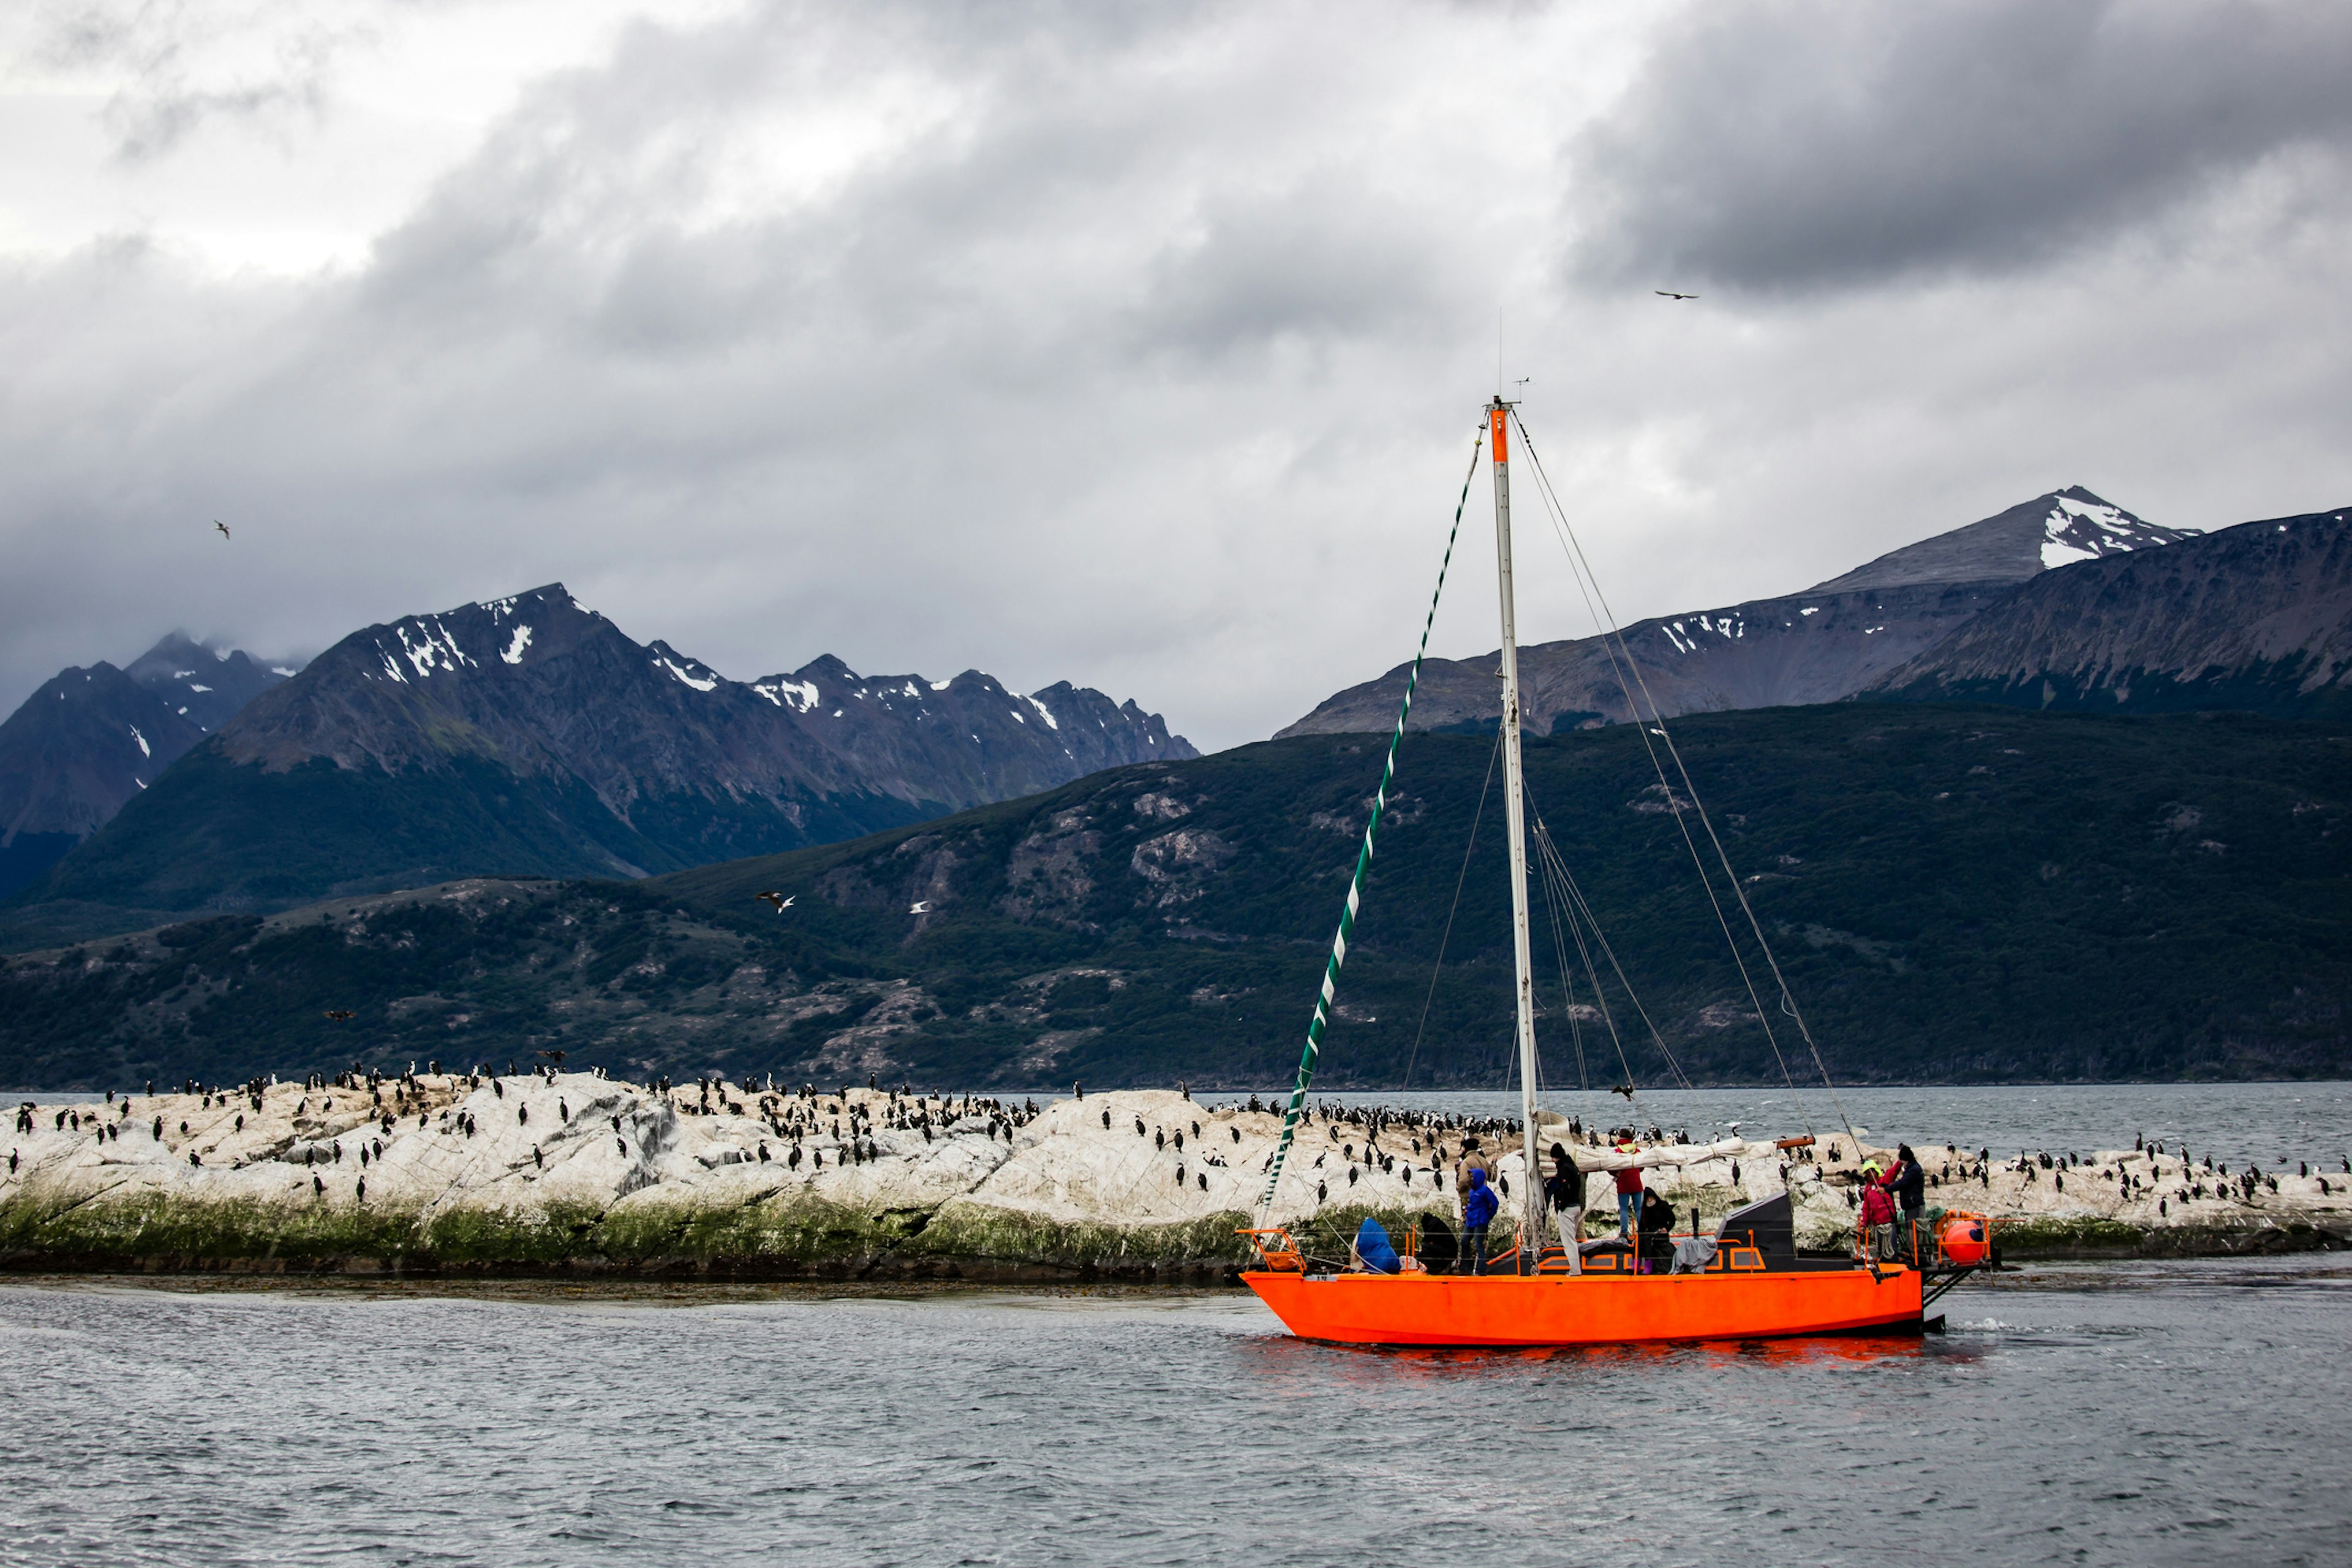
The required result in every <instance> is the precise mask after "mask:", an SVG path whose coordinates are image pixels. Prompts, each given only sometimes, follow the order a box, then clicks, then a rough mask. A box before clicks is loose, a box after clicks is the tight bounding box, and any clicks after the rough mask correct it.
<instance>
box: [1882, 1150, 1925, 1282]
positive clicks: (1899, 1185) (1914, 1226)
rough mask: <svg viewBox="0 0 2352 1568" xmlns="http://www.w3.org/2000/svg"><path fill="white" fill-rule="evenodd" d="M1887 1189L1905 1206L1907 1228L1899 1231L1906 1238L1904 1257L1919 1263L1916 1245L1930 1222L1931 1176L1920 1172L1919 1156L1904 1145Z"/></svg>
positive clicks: (1903, 1245)
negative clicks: (1921, 1227)
mask: <svg viewBox="0 0 2352 1568" xmlns="http://www.w3.org/2000/svg"><path fill="white" fill-rule="evenodd" d="M1885 1182H1886V1185H1887V1186H1888V1188H1889V1189H1891V1190H1892V1191H1893V1192H1894V1194H1895V1202H1896V1203H1899V1204H1901V1205H1903V1224H1902V1226H1901V1228H1900V1230H1899V1231H1898V1234H1899V1235H1900V1237H1902V1249H1903V1255H1904V1256H1905V1257H1906V1258H1911V1259H1912V1261H1914V1262H1916V1261H1917V1260H1918V1259H1917V1257H1916V1250H1915V1247H1914V1243H1915V1241H1916V1237H1918V1235H1919V1227H1920V1226H1922V1225H1925V1224H1926V1223H1927V1172H1925V1171H1923V1170H1921V1169H1920V1168H1919V1156H1918V1155H1916V1154H1914V1153H1913V1152H1911V1145H1910V1144H1908V1143H1906V1144H1904V1145H1903V1146H1902V1147H1901V1148H1899V1149H1897V1150H1895V1169H1893V1170H1892V1171H1889V1172H1887V1173H1886V1176H1885Z"/></svg>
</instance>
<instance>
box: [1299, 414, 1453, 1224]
mask: <svg viewBox="0 0 2352 1568" xmlns="http://www.w3.org/2000/svg"><path fill="white" fill-rule="evenodd" d="M1485 447H1486V423H1485V422H1484V421H1483V420H1482V421H1481V422H1480V423H1479V426H1478V438H1477V439H1476V440H1475V441H1473V442H1472V443H1471V444H1470V471H1469V472H1468V473H1466V474H1465V475H1463V476H1462V497H1461V499H1460V500H1457V501H1455V502H1454V528H1453V531H1451V532H1449V533H1447V534H1446V536H1445V558H1444V560H1443V561H1441V562H1439V563H1438V566H1437V591H1436V592H1435V593H1433V594H1432V595H1430V596H1429V615H1428V616H1427V617H1426V618H1425V619H1423V622H1422V623H1421V647H1420V648H1419V649H1417V650H1416V651H1415V652H1414V654H1413V656H1412V669H1411V670H1410V671H1409V672H1407V674H1406V675H1405V678H1404V701H1403V702H1402V703H1401V704H1400V705H1399V706H1398V708H1397V721H1396V732H1395V733H1394V734H1391V736H1390V737H1389V755H1388V761H1387V762H1386V763H1382V764H1381V787H1380V789H1379V791H1378V793H1376V794H1375V795H1373V796H1372V818H1371V820H1370V822H1367V823H1365V824H1364V845H1363V847H1362V848H1360V849H1359V850H1358V851H1357V852H1356V874H1355V875H1354V876H1353V877H1351V878H1350V879H1349V881H1348V901H1347V903H1346V905H1345V906H1344V907H1342V908H1341V910H1339V931H1338V932H1337V933H1336V934H1335V935H1333V937H1332V938H1331V957H1330V959H1329V960H1328V962H1327V963H1325V964H1324V965H1323V992H1322V994H1321V995H1319V996H1318V997H1316V999H1315V1016H1313V1017H1312V1018H1310V1019H1308V1020H1307V1048H1306V1049H1305V1050H1303V1051H1301V1052H1299V1054H1298V1083H1297V1087H1296V1088H1294V1089H1292V1090H1291V1091H1290V1107H1289V1109H1288V1110H1286V1111H1285V1112H1284V1113H1283V1118H1282V1138H1281V1141H1280V1142H1277V1143H1276V1144H1275V1147H1274V1163H1273V1164H1272V1165H1270V1166H1269V1167H1268V1168H1267V1171H1266V1178H1265V1192H1264V1193H1263V1194H1260V1195H1259V1197H1258V1205H1257V1206H1258V1219H1259V1223H1260V1224H1261V1225H1263V1224H1264V1223H1265V1216H1266V1214H1267V1211H1268V1210H1270V1209H1271V1208H1272V1207H1273V1205H1274V1192H1275V1188H1276V1187H1277V1186H1279V1185H1280V1184H1281V1183H1282V1166H1283V1162H1284V1161H1285V1160H1286V1159H1287V1158H1289V1155H1290V1145H1291V1143H1292V1142H1293V1141H1294V1140H1295V1139H1296V1138H1297V1135H1298V1120H1299V1118H1300V1116H1301V1115H1303V1114H1304V1113H1305V1111H1306V1109H1307V1085H1308V1084H1309V1083H1311V1082H1313V1081H1314V1078H1315V1059H1316V1058H1317V1057H1318V1056H1320V1055H1321V1054H1322V1050H1323V1030H1324V1028H1325V1026H1327V1025H1328V1023H1329V1022H1330V1018H1331V997H1332V995H1333V994H1334V993H1335V992H1336V991H1337V990H1338V989H1339V965H1340V964H1342V963H1346V962H1347V959H1348V937H1349V933H1350V932H1352V931H1354V930H1355V929H1356V909H1357V905H1358V903H1359V902H1360V900H1361V899H1362V897H1363V892H1364V872H1365V870H1366V869H1367V868H1369V867H1370V865H1371V863H1372V840H1373V838H1374V837H1375V836H1376V835H1378V834H1379V832H1380V830H1381V813H1382V812H1384V811H1386V810H1387V809H1388V805H1389V784H1390V783H1391V781H1392V780H1394V779H1395V777H1396V759H1397V747H1398V745H1399V744H1400V743H1401V742H1402V741H1403V740H1404V721H1405V718H1406V716H1407V715H1408V714H1410V713H1412V691H1413V688H1414V687H1415V686H1417V685H1419V684H1420V682H1421V663H1422V660H1423V659H1424V658H1428V657H1429V628H1430V627H1431V626H1434V625H1435V624H1436V622H1437V602H1438V600H1439V599H1441V598H1443V597H1444V595H1445V574H1446V570H1447V569H1448V568H1449V567H1451V566H1452V565H1453V564H1454V541H1455V540H1456V539H1457V538H1459V537H1460V536H1461V533H1462V509H1463V508H1464V507H1465V506H1467V505H1469V504H1470V481H1471V480H1473V479H1476V478H1477V477H1478V454H1479V452H1480V451H1481V450H1483V449H1484V448H1485Z"/></svg>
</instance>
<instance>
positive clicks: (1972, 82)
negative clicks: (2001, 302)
mask: <svg viewBox="0 0 2352 1568" xmlns="http://www.w3.org/2000/svg"><path fill="white" fill-rule="evenodd" d="M1705 21H1706V25H1704V26H1692V27H1688V28H1686V29H1675V30H1672V31H1670V33H1669V36H1668V37H1666V38H1665V40H1664V42H1662V44H1661V46H1660V47H1659V48H1658V50H1657V52H1656V53H1655V55H1654V56H1653V57H1652V58H1651V59H1650V61H1649V62H1648V64H1647V66H1646V68H1645V69H1644V70H1643V74H1642V76H1641V78H1640V79H1639V80H1638V81H1637V82H1636V83H1635V84H1634V86H1633V89H1632V90H1631V91H1630V92H1629V93H1628V94H1627V96H1626V100H1625V101H1624V103H1623V104H1622V107H1621V108H1620V109H1619V110H1618V111H1617V112H1616V113H1614V114H1612V115H1611V116H1610V117H1609V118H1608V119H1606V120H1605V121H1601V122H1599V123H1597V124H1594V125H1592V126H1591V127H1590V128H1589V129H1588V130H1586V131H1585V132H1584V133H1583V134H1582V135H1581V136H1580V139H1579V143H1578V146H1577V149H1576V153H1577V160H1576V161H1577V164H1578V167H1579V170H1580V173H1581V174H1582V175H1583V176H1584V177H1585V179H1586V180H1587V181H1589V182H1590V189H1589V192H1588V193H1587V195H1588V196H1589V199H1590V200H1591V203H1592V211H1591V216H1590V218H1589V223H1590V227H1589V230H1588V233H1587V237H1586V238H1585V241H1584V244H1583V247H1582V250H1581V255H1580V258H1581V259H1582V261H1583V262H1584V263H1585V264H1586V265H1587V266H1588V267H1590V268H1592V269H1594V270H1596V271H1600V272H1603V273H1607V274H1611V275H1620V276H1631V275H1635V274H1638V275H1640V276H1643V277H1647V276H1652V275H1657V276H1664V277H1673V278H1678V279H1687V280H1691V281H1696V282H1706V283H1720V284H1730V285H1736V286H1744V287H1751V288H1759V289H1803V288H1822V287H1835V286H1841V285H1852V284H1861V283H1868V282H1871V281H1873V280H1875V279H1883V278H1886V277H1888V276H1891V275H1898V274H1903V273H1910V272H1918V271H1929V270H1940V269H1949V268H1964V269H1972V270H2001V271H2011V270H2017V269H2021V268H2032V267H2034V266H2037V265H2040V264H2042V263H2045V262H2047V261H2048V260H2050V259H2051V258H2053V256H2056V255H2058V254H2060V253H2062V252H2063V251H2065V250H2067V249H2069V248H2072V247H2076V246H2079V245H2083V244H2084V243H2099V242H2106V241H2111V240H2113V239H2114V238H2115V237H2116V234H2117V231H2118V230H2122V231H2126V232H2131V231H2137V230H2141V229H2145V228H2147V226H2150V225H2152V224H2153V223H2155V222H2157V221H2158V220H2160V219H2162V218H2165V217H2167V216H2171V215H2172V214H2173V213H2175V212H2176V211H2177V210H2178V209H2179V207H2181V206H2183V205H2189V204H2195V203H2199V202H2200V201H2210V200H2213V199H2216V198H2218V197H2223V196H2226V195H2228V194H2230V192H2231V188H2232V186H2233V184H2234V183H2235V182H2238V181H2242V180H2243V179H2245V178H2246V177H2248V176H2249V175H2251V174H2254V173H2255V172H2257V171H2259V170H2262V169H2263V167H2264V166H2265V165H2278V166H2281V170H2280V172H2281V173H2282V174H2284V176H2286V177H2287V178H2289V179H2292V180H2294V182H2295V183H2297V184H2315V185H2319V186H2320V187H2321V188H2323V189H2326V190H2327V191H2328V193H2329V195H2330V196H2331V197H2332V198H2333V199H2332V200H2331V202H2330V205H2331V206H2332V207H2333V208H2335V209H2336V210H2338V211H2340V208H2341V198H2342V195H2343V178H2344V167H2343V159H2344V155H2345V154H2346V153H2347V151H2352V94H2347V92H2346V91H2345V84H2346V83H2347V81H2352V26H2347V18H2346V16H2345V14H2344V13H2343V12H2342V11H2341V10H2339V9H2336V8H2335V7H2330V6H2324V5H2278V4H2246V3H2240V4H2231V5H2178V4H2120V3H2116V0H1998V3H1990V4H1966V5H1936V4H1928V5H1901V6H1876V5H1841V4H1788V3H1780V4H1753V3H1750V4H1738V5H1727V6H1721V7H1717V8H1714V9H1713V10H1712V11H1711V12H1710V13H1709V14H1708V15H1707V16H1706V19H1705Z"/></svg>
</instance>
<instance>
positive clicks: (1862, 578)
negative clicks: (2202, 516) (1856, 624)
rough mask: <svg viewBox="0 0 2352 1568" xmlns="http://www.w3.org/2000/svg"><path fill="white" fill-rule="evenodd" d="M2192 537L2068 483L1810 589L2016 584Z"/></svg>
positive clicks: (2189, 531)
mask: <svg viewBox="0 0 2352 1568" xmlns="http://www.w3.org/2000/svg"><path fill="white" fill-rule="evenodd" d="M2196 536H2197V530H2195V529H2193V528H2161V527H2158V525H2157V524H2155V523H2152V522H2149V521H2147V519H2145V518H2138V517H2134V516H2133V515H2132V514H2131V513H2129V512H2127V511H2126V510H2124V509H2123V508H2121V507H2119V506H2116V505H2115V504H2114V503H2113V502H2111V501H2105V500H2100V499H2099V498H2098V497H2097V496H2095V495H2093V494H2092V493H2091V492H2090V491H2088V490H2086V489H2084V488H2083V487H2082V486H2080V485H2069V486H2067V487H2066V488H2065V489H2063V490H2053V491H2051V492H2050V493H2049V494H2048V495H2040V496H2036V497H2034V498H2033V499H2032V500H2030V501H2025V502H2023V503H2021V504H2020V505H2017V506H2013V507H2011V508H2010V509H2009V510H2007V511H2004V512H1999V513H1996V514H1995V515H1993V516H1991V517H1989V518H1986V519H1985V520H1984V521H1981V522H1972V523H1970V524H1969V525H1968V526H1967V527H1966V528H1956V529H1954V530H1952V531H1951V532H1949V533H1939V534H1937V536H1936V537H1935V538H1933V539H1925V540H1921V541H1920V542H1918V543H1916V544H1906V545H1905V546H1904V547H1903V548H1902V549H1900V550H1895V551H1890V552H1887V553H1886V554H1885V555H1882V556H1880V557H1879V558H1878V559H1877V560H1875V561H1873V562H1870V563H1867V564H1865V565H1862V566H1857V567H1855V568H1854V569H1853V571H1851V572H1848V573H1847V574H1845V575H1843V576H1842V577H1832V578H1831V579H1830V580H1829V581H1828V582H1826V583H1822V584H1817V585H1816V586H1815V587H1814V588H1813V589H1812V590H1811V591H1812V592H1813V593H1816V594H1838V593H1846V592H1851V591H1853V590H1855V589H1861V588H1900V587H1910V586H1913V585H1916V584H1923V583H2022V582H2024V581H2025V580H2026V579H2027V578H2029V577H2032V576H2035V575H2038V574H2041V573H2043V572H2053V571H2055V570H2057V569H2058V568H2059V567H2061V566H2071V565H2073V564H2074V563H2075V562H2077V561H2095V560H2097V559H2098V558H2099V557H2101V556H2103V555H2122V554H2126V553H2127V552H2131V551H2134V550H2147V549H2150V548H2152V547H2155V546H2158V545H2164V544H2178V543H2179V542H2181V541H2182V540H2184V539H2193V538H2195V537H2196Z"/></svg>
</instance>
